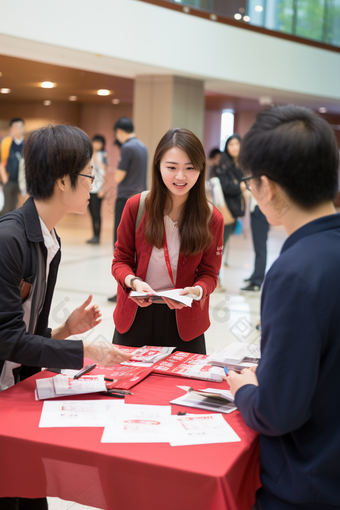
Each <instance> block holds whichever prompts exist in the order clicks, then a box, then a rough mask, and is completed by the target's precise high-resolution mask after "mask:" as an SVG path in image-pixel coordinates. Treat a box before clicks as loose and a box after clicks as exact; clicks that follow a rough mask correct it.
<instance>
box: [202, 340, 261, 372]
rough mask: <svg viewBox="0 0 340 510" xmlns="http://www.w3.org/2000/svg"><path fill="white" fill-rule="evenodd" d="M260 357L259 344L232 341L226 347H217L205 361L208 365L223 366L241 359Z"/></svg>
mask: <svg viewBox="0 0 340 510" xmlns="http://www.w3.org/2000/svg"><path fill="white" fill-rule="evenodd" d="M260 358H261V348H260V346H259V345H253V344H242V343H239V342H232V343H231V344H229V345H227V347H219V348H218V349H217V350H216V351H215V352H214V353H213V354H211V356H209V357H208V358H207V360H206V362H207V363H208V364H210V365H219V366H222V365H223V366H225V365H227V364H228V363H229V364H239V363H241V362H242V361H243V360H244V361H251V360H252V359H253V360H255V359H260Z"/></svg>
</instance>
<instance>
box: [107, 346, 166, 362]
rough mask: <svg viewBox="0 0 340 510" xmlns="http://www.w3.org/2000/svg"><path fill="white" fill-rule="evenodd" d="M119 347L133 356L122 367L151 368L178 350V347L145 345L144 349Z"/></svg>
mask: <svg viewBox="0 0 340 510" xmlns="http://www.w3.org/2000/svg"><path fill="white" fill-rule="evenodd" d="M117 347H118V348H119V349H120V350H122V351H124V352H127V353H128V354H132V355H133V356H132V358H131V359H130V360H129V361H125V362H123V363H122V365H130V366H140V367H151V366H152V365H153V364H154V363H156V362H158V361H160V360H162V359H164V358H166V357H167V356H169V354H171V353H172V351H174V350H175V349H176V347H163V346H151V345H143V347H126V346H123V345H117Z"/></svg>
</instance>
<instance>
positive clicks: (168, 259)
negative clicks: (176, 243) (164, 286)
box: [164, 225, 175, 288]
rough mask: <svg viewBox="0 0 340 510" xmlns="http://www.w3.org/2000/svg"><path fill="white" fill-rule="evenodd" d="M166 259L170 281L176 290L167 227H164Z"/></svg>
mask: <svg viewBox="0 0 340 510" xmlns="http://www.w3.org/2000/svg"><path fill="white" fill-rule="evenodd" d="M164 258H165V263H166V267H167V269H168V273H169V276H170V280H171V281H172V285H173V286H174V288H175V282H174V277H173V275H172V267H171V263H170V257H169V250H168V243H167V242H166V233H165V225H164Z"/></svg>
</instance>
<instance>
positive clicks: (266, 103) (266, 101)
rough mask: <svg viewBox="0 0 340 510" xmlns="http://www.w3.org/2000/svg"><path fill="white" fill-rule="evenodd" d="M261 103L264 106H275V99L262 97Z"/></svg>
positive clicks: (260, 98)
mask: <svg viewBox="0 0 340 510" xmlns="http://www.w3.org/2000/svg"><path fill="white" fill-rule="evenodd" d="M259 103H260V105H262V106H270V105H271V104H273V99H272V98H271V97H270V96H261V97H259Z"/></svg>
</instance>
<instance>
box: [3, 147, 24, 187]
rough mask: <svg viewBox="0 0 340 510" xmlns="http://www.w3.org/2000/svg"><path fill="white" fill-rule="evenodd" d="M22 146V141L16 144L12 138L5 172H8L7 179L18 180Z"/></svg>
mask: <svg viewBox="0 0 340 510" xmlns="http://www.w3.org/2000/svg"><path fill="white" fill-rule="evenodd" d="M23 147H24V141H22V142H21V143H19V144H17V143H15V141H14V140H13V142H12V145H11V147H10V150H9V155H8V160H7V165H6V172H7V173H8V174H9V177H8V180H9V181H14V182H18V175H19V162H20V160H21V157H22V156H21V154H22V149H23Z"/></svg>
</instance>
